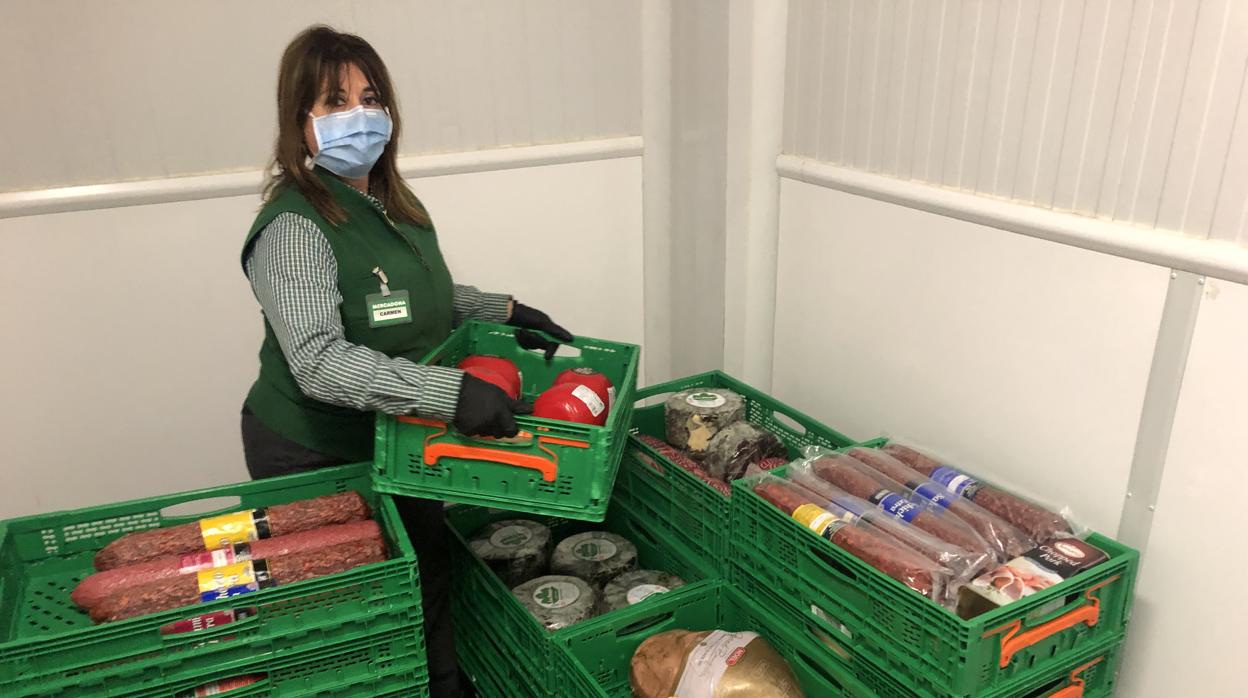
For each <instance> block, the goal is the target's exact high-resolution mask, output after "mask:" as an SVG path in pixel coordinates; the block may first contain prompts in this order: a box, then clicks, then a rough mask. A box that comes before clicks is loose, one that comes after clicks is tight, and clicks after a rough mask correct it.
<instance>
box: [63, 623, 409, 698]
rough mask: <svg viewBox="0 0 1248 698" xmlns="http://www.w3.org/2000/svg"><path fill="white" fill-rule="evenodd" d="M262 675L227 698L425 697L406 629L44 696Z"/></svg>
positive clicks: (152, 689) (167, 688)
mask: <svg viewBox="0 0 1248 698" xmlns="http://www.w3.org/2000/svg"><path fill="white" fill-rule="evenodd" d="M248 675H261V676H262V677H263V678H262V679H261V680H260V681H258V682H257V683H254V684H252V685H250V686H246V687H244V688H238V689H234V690H232V691H229V692H228V693H226V694H223V695H228V696H230V698H241V697H243V696H246V697H252V696H256V697H261V696H263V697H264V698H312V697H313V696H333V697H339V696H341V697H342V698H348V697H355V696H378V695H382V694H386V693H389V694H392V695H404V696H428V695H429V693H428V682H429V676H428V671H427V669H426V665H425V662H424V656H423V649H422V648H420V647H418V646H417V645H416V644H414V643H413V641H412V638H411V636H410V634H408V635H402V634H393V633H387V634H382V635H377V636H372V637H360V638H350V637H348V638H340V639H339V640H338V641H336V642H327V643H322V644H321V645H320V646H319V647H312V648H308V649H305V650H301V651H297V652H296V651H285V652H277V653H272V654H267V655H257V656H255V657H252V658H250V659H246V660H235V661H230V662H224V663H222V664H221V665H219V666H217V667H216V668H215V669H213V670H212V671H207V672H204V673H203V674H202V675H200V676H197V677H187V678H182V679H170V680H168V681H164V682H160V683H158V684H155V685H151V686H144V687H135V686H132V685H129V684H126V683H124V682H121V681H117V680H108V679H101V678H99V677H91V678H90V679H89V680H87V681H84V682H79V683H73V682H71V683H70V685H67V686H66V685H60V686H49V687H48V689H47V690H46V691H45V692H44V693H42V694H41V695H43V696H47V697H48V698H80V697H85V696H96V697H98V696H105V695H107V696H116V697H117V698H180V697H181V696H183V695H188V694H190V695H193V692H194V691H195V689H197V688H200V687H203V686H208V685H211V684H213V683H215V682H217V681H222V680H225V679H230V678H233V677H239V676H248Z"/></svg>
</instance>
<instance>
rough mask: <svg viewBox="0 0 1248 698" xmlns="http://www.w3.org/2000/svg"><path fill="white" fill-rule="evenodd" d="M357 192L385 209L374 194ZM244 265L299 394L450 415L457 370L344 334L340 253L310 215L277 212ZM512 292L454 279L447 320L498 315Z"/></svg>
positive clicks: (357, 406)
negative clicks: (394, 355) (376, 347)
mask: <svg viewBox="0 0 1248 698" xmlns="http://www.w3.org/2000/svg"><path fill="white" fill-rule="evenodd" d="M356 193H357V194H358V195H359V196H361V197H366V198H367V199H368V201H369V203H370V204H371V205H372V206H373V207H375V208H377V209H378V210H379V211H381V212H382V213H383V214H384V212H385V209H384V207H383V206H382V205H381V202H380V201H378V200H377V199H375V198H373V197H371V196H366V195H364V194H359V193H358V192H356ZM243 267H244V271H245V272H246V274H247V278H248V280H249V281H250V283H251V289H252V292H253V293H254V294H255V297H256V300H257V301H258V302H259V304H260V307H261V309H262V310H263V312H264V317H265V319H266V320H267V321H268V324H269V326H270V327H271V328H272V330H273V334H274V335H275V336H276V338H277V342H278V344H279V345H280V347H281V352H282V355H283V356H284V357H285V359H286V362H287V363H288V364H289V366H290V372H291V375H292V376H293V377H294V378H295V382H296V383H297V384H298V387H299V389H300V390H301V391H302V392H303V393H304V394H305V395H307V396H308V397H310V398H313V399H314V400H318V401H321V402H325V403H329V404H331V405H337V406H340V407H346V408H350V409H353V410H359V411H363V412H385V413H387V414H394V415H401V414H418V415H421V416H427V417H432V418H436V419H443V420H447V421H450V420H452V419H453V418H454V416H455V407H456V403H457V400H458V397H459V386H460V382H461V381H462V378H463V374H462V372H460V371H459V370H456V369H451V368H443V367H438V366H419V365H417V364H415V363H413V362H412V361H410V360H408V359H405V358H401V357H400V358H392V357H390V356H387V355H386V354H384V353H382V352H380V351H375V350H373V349H369V348H367V347H364V346H361V345H358V344H353V343H351V342H350V341H348V340H347V339H346V336H345V329H344V326H343V320H342V314H341V312H340V306H341V305H342V303H343V297H342V294H341V293H340V292H339V287H338V260H337V259H336V258H335V255H334V251H333V248H332V247H331V245H330V242H329V240H328V239H327V238H326V237H325V235H324V233H322V231H321V229H320V228H319V227H318V226H317V224H316V223H314V222H313V221H312V220H310V219H309V218H307V217H305V216H303V215H300V214H298V213H294V212H289V211H288V212H283V213H280V214H278V215H277V216H276V217H275V218H273V220H272V221H270V222H269V223H268V225H266V226H265V227H264V228H263V229H262V230H261V231H260V233H259V234H258V236H257V237H256V238H255V241H254V243H253V244H252V245H251V247H250V249H249V250H248V252H247V253H246V254H245V257H244V260H243ZM510 300H511V296H509V295H505V294H495V293H484V292H482V291H480V290H478V289H477V288H475V287H473V286H464V285H459V284H456V285H454V291H453V296H452V322H453V324H455V325H458V324H460V323H462V322H463V321H465V320H467V319H481V320H487V321H492V322H504V321H506V320H507V315H508V303H509V302H510ZM411 305H412V312H414V313H419V312H420V311H421V308H420V306H421V299H420V298H415V297H413V298H411Z"/></svg>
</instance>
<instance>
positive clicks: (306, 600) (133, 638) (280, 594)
mask: <svg viewBox="0 0 1248 698" xmlns="http://www.w3.org/2000/svg"><path fill="white" fill-rule="evenodd" d="M369 475H370V473H369V467H368V464H367V463H362V464H358V465H352V466H343V467H341V468H332V469H326V470H321V471H317V472H312V473H307V474H302V475H294V476H290V477H284V478H274V479H269V480H261V481H256V482H248V483H243V484H237V485H228V486H223V487H215V488H209V489H203V490H197V491H193V492H186V493H181V494H173V495H165V496H161V497H153V498H149V499H143V500H136V501H132V502H124V503H120V504H112V505H106V506H99V507H90V508H86V509H79V510H75V511H67V512H58V513H53V514H45V515H39V516H30V517H25V518H20V519H12V520H9V521H5V522H3V523H0V694H3V695H6V696H10V695H19V694H24V693H29V692H30V691H31V690H32V688H31V687H32V686H34V687H36V688H38V687H40V686H42V685H44V684H45V683H46V681H47V680H48V679H49V678H69V679H73V680H78V681H84V682H85V681H89V680H93V679H92V677H94V676H96V675H97V674H98V675H100V676H102V677H113V678H112V679H111V681H112V683H111V684H110V685H113V686H116V685H118V684H117V682H118V681H122V680H124V681H127V682H132V683H135V684H136V685H137V684H143V683H144V682H149V681H152V680H156V679H159V680H162V681H163V680H168V679H169V678H170V677H178V676H190V677H195V676H198V675H199V674H200V673H201V672H202V671H205V670H213V669H215V668H216V667H218V666H220V664H221V663H224V662H229V661H232V660H233V659H236V658H238V659H243V658H249V657H252V656H256V655H258V654H266V653H275V652H281V651H283V650H284V649H287V648H292V647H308V646H313V645H315V644H316V643H318V642H320V641H322V639H323V638H333V637H338V636H343V635H348V634H356V635H361V634H370V633H374V632H387V633H390V632H406V633H407V634H409V635H411V636H412V638H411V639H412V641H413V642H414V643H416V644H417V645H419V649H420V654H421V656H422V661H423V634H422V633H421V632H420V625H421V622H422V616H421V610H420V583H419V577H418V573H417V571H416V566H415V553H414V551H413V550H412V547H411V543H410V541H409V540H408V538H407V533H406V531H405V530H404V528H403V526H402V524H401V522H400V521H399V518H398V512H397V510H396V509H395V506H394V502H393V501H391V500H390V498H389V497H384V496H379V495H376V494H375V493H373V492H372V491H371V490H370V489H369V486H370V478H369ZM347 490H355V491H357V492H360V493H361V494H362V495H363V496H364V497H365V498H366V499H367V500H368V501H369V503H370V504H371V505H372V507H373V509H374V512H375V514H374V516H375V518H376V519H377V520H378V522H379V523H380V524H381V527H382V530H383V531H384V533H385V535H386V537H387V539H388V542H389V547H390V554H391V556H392V559H390V560H388V561H386V562H382V563H376V564H372V565H365V566H362V567H359V568H356V569H354V570H351V571H348V572H343V573H340V574H336V575H330V576H327V577H323V578H320V579H315V580H309V581H306V582H299V583H297V584H290V585H286V586H279V587H275V588H272V589H266V590H263V591H259V592H256V593H253V594H247V595H245V596H240V597H234V598H231V599H224V600H221V601H216V602H212V603H208V604H202V605H200V606H195V607H186V608H180V609H174V610H170V611H163V612H160V613H153V614H149V615H146V616H141V617H138V618H132V619H128V620H124V621H118V622H115V623H105V624H101V625H94V624H92V622H91V620H90V619H89V618H88V616H87V615H86V613H85V612H83V611H81V610H79V609H78V608H77V607H76V606H74V605H73V603H72V602H71V601H70V600H69V592H70V591H71V590H72V589H73V588H74V587H75V586H76V585H77V583H78V582H79V581H81V580H82V579H83V578H85V577H86V576H87V575H89V574H90V573H92V572H94V568H93V567H92V560H93V558H94V555H95V553H96V552H97V551H98V550H99V549H100V548H102V547H103V546H104V545H106V544H108V543H109V542H111V541H113V540H115V539H117V538H119V537H121V536H122V535H123V534H125V533H128V532H131V531H137V530H144V529H150V528H156V527H160V526H173V525H178V524H183V523H187V522H191V521H195V520H196V519H199V518H202V517H204V516H210V515H213V514H216V513H221V512H226V511H234V510H238V509H250V508H258V507H266V506H272V505H275V504H282V503H286V502H290V501H294V500H297V499H304V498H309V497H316V496H320V495H325V494H331V493H334V492H343V491H347ZM196 506H198V507H199V508H200V510H199V511H197V512H196V513H194V514H187V513H184V512H185V510H186V508H189V507H196ZM172 507H176V508H177V509H178V510H179V511H178V513H177V514H174V513H172V511H170V508H172ZM203 507H211V508H212V511H203V510H202V508H203ZM162 512H164V513H162ZM231 608H234V609H241V608H254V609H256V610H257V612H256V614H255V615H253V616H251V617H249V618H246V619H245V620H242V621H239V622H236V623H232V624H229V625H225V626H219V627H217V628H212V629H208V630H202V631H198V632H193V633H183V634H178V635H165V636H162V635H161V634H160V627H161V626H163V625H166V624H168V623H172V622H174V621H178V620H183V619H186V618H190V617H194V616H197V615H199V614H202V613H209V612H213V611H221V610H226V609H231ZM97 678H98V677H97ZM36 692H38V691H37V690H36Z"/></svg>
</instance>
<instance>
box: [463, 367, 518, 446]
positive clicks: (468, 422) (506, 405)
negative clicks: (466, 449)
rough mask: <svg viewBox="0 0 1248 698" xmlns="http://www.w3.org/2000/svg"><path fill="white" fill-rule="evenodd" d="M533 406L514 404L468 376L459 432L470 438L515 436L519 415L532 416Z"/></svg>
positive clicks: (477, 379) (475, 378)
mask: <svg viewBox="0 0 1248 698" xmlns="http://www.w3.org/2000/svg"><path fill="white" fill-rule="evenodd" d="M532 412H533V406H532V405H530V404H529V403H527V402H524V401H523V400H512V399H511V398H510V397H509V396H508V395H507V393H504V392H503V390H502V388H499V387H498V386H496V385H494V384H492V383H487V382H485V381H483V380H481V379H480V378H477V377H476V376H473V375H471V374H468V373H465V374H464V382H463V383H462V384H460V387H459V402H458V404H456V406H455V428H456V429H458V430H459V431H460V433H462V434H467V435H468V436H494V437H498V438H507V437H510V436H515V435H516V434H517V433H519V431H520V429H519V427H517V426H516V415H518V414H531V413H532Z"/></svg>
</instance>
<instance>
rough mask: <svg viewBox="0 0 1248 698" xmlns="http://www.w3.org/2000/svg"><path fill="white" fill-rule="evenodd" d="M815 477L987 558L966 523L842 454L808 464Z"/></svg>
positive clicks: (988, 550)
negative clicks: (908, 494)
mask: <svg viewBox="0 0 1248 698" xmlns="http://www.w3.org/2000/svg"><path fill="white" fill-rule="evenodd" d="M809 469H810V472H811V473H812V474H814V475H815V476H816V477H818V478H820V479H822V480H826V481H827V482H830V483H832V484H833V485H836V486H837V487H839V488H841V489H843V490H845V491H846V492H848V493H849V494H851V495H853V496H855V497H859V498H861V499H865V500H867V501H868V502H871V503H872V504H875V505H876V506H878V507H879V508H880V509H881V510H882V511H886V512H888V513H890V514H892V515H893V517H894V518H896V519H898V520H899V521H904V522H906V523H909V524H910V525H912V526H914V527H915V528H918V529H921V530H923V531H927V532H928V533H930V534H932V535H933V536H936V537H937V538H939V539H941V540H943V541H947V542H949V543H952V544H954V545H955V546H957V547H959V548H962V549H963V550H966V551H969V552H976V553H983V554H984V555H991V554H992V549H991V547H990V546H989V545H988V543H987V541H985V540H984V539H983V538H981V537H980V535H979V534H978V533H976V532H975V529H973V528H971V527H970V526H968V525H967V524H966V522H964V521H962V520H961V519H959V518H957V517H955V516H953V515H951V514H948V513H947V512H945V511H943V510H941V509H940V508H938V507H934V506H930V505H928V504H927V503H926V502H921V501H920V502H916V501H914V500H913V499H911V498H909V497H907V496H906V495H905V494H904V493H903V492H902V490H904V488H903V487H902V486H901V484H900V483H897V482H895V481H893V480H891V479H889V478H886V477H884V476H883V475H881V474H879V473H877V472H876V471H874V470H872V469H871V468H869V467H867V466H866V465H864V464H862V463H861V462H859V461H857V460H854V459H853V458H851V457H849V456H847V455H845V454H843V453H827V454H824V455H821V456H818V457H816V458H814V459H812V460H810V461H809Z"/></svg>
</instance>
